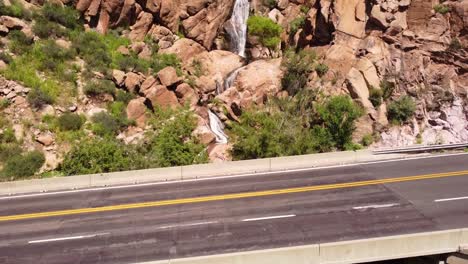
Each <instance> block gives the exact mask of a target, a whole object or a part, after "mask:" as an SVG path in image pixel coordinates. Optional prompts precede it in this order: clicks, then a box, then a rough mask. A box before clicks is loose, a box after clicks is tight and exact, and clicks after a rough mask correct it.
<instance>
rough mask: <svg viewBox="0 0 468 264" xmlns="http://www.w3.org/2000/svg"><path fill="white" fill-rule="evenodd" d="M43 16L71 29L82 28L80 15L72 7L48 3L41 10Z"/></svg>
mask: <svg viewBox="0 0 468 264" xmlns="http://www.w3.org/2000/svg"><path fill="white" fill-rule="evenodd" d="M41 14H42V15H43V16H44V17H45V18H46V19H47V20H49V21H53V22H57V23H59V24H61V25H63V26H64V27H67V28H70V29H76V28H79V27H81V23H80V13H79V12H78V11H77V10H76V9H74V8H72V7H68V6H63V5H59V4H56V3H46V4H45V5H43V6H42V8H41Z"/></svg>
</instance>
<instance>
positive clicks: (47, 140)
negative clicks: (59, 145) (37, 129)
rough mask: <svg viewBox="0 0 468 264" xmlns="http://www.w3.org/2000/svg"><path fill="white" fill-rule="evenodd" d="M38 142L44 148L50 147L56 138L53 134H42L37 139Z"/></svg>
mask: <svg viewBox="0 0 468 264" xmlns="http://www.w3.org/2000/svg"><path fill="white" fill-rule="evenodd" d="M36 141H37V142H39V143H41V144H42V145H44V146H50V145H52V144H54V137H53V136H52V135H51V134H41V135H39V136H37V137H36Z"/></svg>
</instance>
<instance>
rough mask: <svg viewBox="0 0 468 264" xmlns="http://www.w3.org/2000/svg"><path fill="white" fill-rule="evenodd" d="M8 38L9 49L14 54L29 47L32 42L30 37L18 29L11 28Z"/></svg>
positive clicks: (23, 51) (27, 49)
mask: <svg viewBox="0 0 468 264" xmlns="http://www.w3.org/2000/svg"><path fill="white" fill-rule="evenodd" d="M8 37H9V38H10V40H11V41H10V43H9V48H10V51H11V52H13V53H15V54H23V53H26V52H28V51H29V50H30V49H31V45H32V44H33V43H34V41H33V39H32V38H29V37H28V36H26V34H24V33H23V32H22V31H20V30H12V31H11V32H10V34H8Z"/></svg>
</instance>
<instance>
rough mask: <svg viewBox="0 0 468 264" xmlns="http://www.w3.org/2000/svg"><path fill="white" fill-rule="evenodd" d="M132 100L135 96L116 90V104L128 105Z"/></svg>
mask: <svg viewBox="0 0 468 264" xmlns="http://www.w3.org/2000/svg"><path fill="white" fill-rule="evenodd" d="M132 99H135V95H134V94H133V93H130V92H126V91H124V90H121V89H118V90H117V92H116V93H115V100H116V101H117V102H122V103H124V104H125V105H127V104H128V102H130V101H131V100H132Z"/></svg>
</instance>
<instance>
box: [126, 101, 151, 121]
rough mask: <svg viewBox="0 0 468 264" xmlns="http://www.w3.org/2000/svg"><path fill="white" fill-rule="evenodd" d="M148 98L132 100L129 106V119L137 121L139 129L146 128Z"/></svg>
mask: <svg viewBox="0 0 468 264" xmlns="http://www.w3.org/2000/svg"><path fill="white" fill-rule="evenodd" d="M145 101H146V98H144V97H140V98H136V99H133V100H131V101H130V102H128V105H127V110H126V112H127V117H128V119H131V120H135V122H136V125H137V126H138V127H141V128H144V127H145V125H146V110H147V108H146V105H145Z"/></svg>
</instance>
